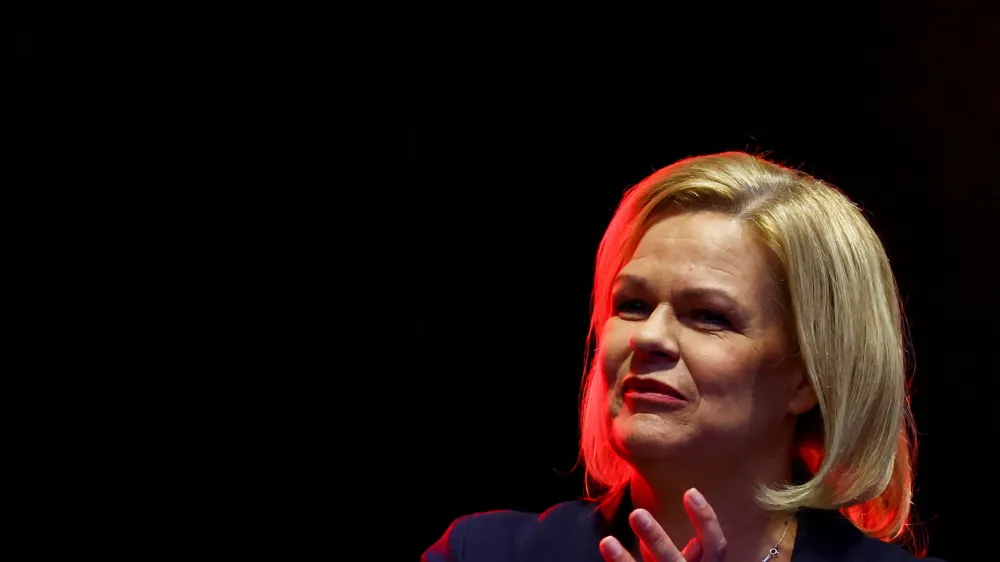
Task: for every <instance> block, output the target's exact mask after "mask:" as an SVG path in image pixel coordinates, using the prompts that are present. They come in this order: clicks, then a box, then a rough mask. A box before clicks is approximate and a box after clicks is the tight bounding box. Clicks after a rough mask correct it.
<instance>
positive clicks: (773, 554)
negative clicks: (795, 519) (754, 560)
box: [760, 519, 792, 562]
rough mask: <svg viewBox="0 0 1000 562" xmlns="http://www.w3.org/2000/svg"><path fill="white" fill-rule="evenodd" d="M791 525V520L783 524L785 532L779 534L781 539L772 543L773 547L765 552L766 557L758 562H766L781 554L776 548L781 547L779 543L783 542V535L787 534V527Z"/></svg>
mask: <svg viewBox="0 0 1000 562" xmlns="http://www.w3.org/2000/svg"><path fill="white" fill-rule="evenodd" d="M791 523H792V520H791V519H789V520H788V521H786V522H785V530H784V531H782V532H781V538H780V539H778V542H776V543H774V546H773V547H771V550H768V551H767V556H765V557H764V559H763V560H761V561H760V562H768V561H769V560H771V559H772V558H777V557H778V555H779V554H781V551H779V550H778V546H779V545H781V541H783V540H785V535H786V534H788V526H789V525H790V524H791Z"/></svg>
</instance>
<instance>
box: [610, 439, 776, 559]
mask: <svg viewBox="0 0 1000 562" xmlns="http://www.w3.org/2000/svg"><path fill="white" fill-rule="evenodd" d="M677 464H679V463H676V461H674V462H670V461H666V460H664V461H658V462H643V463H636V465H635V469H636V470H635V472H634V473H633V476H632V479H631V483H630V487H629V493H630V494H631V499H632V503H633V504H634V506H635V507H636V508H643V509H645V510H647V511H649V512H650V513H651V514H652V515H653V517H654V518H655V519H656V520H657V522H659V523H660V525H661V526H662V527H663V529H664V530H665V531H666V532H667V535H669V536H670V539H671V540H672V541H673V542H674V544H675V545H676V546H677V548H678V549H683V548H684V546H685V545H686V544H687V543H688V541H690V540H691V539H692V538H694V537H696V536H697V531H696V529H695V527H694V524H693V523H692V522H691V520H690V519H689V518H688V515H687V512H686V511H685V509H684V505H683V500H682V498H683V495H684V493H685V492H686V491H687V490H688V489H690V488H697V489H698V491H700V492H701V493H702V494H703V495H704V496H705V499H706V500H707V501H708V503H709V505H711V506H712V509H713V510H715V514H716V516H717V517H718V518H719V524H720V526H721V527H722V531H723V533H724V534H725V537H726V542H727V545H728V546H727V551H728V555H727V558H728V559H730V560H751V561H752V560H761V559H763V558H764V557H765V556H766V554H767V551H768V549H770V548H772V547H773V546H774V545H775V544H776V543H777V542H778V539H779V538H780V537H781V535H782V532H783V531H784V529H785V525H786V524H789V521H790V520H791V519H792V516H791V514H789V513H782V512H774V511H768V510H765V509H763V508H762V507H760V506H759V505H758V504H757V502H756V501H755V499H754V493H755V491H756V489H757V487H758V485H759V484H760V483H765V484H770V485H775V484H779V483H783V482H789V481H791V476H792V475H791V469H790V463H789V462H788V459H787V457H785V456H783V455H774V456H772V457H771V459H770V460H768V459H767V458H763V459H757V461H756V462H754V463H748V466H744V467H735V466H728V467H726V469H725V470H724V471H715V472H713V471H712V470H708V469H706V468H705V467H697V469H692V468H693V467H688V468H686V469H681V470H677V466H676V465H677ZM671 465H673V466H671ZM794 531H795V523H794V521H792V522H791V523H790V524H789V527H788V533H787V534H786V536H785V539H784V540H783V541H782V542H781V545H780V546H779V549H780V550H781V551H783V552H788V553H789V554H790V553H791V545H792V543H793V541H794Z"/></svg>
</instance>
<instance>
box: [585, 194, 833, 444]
mask: <svg viewBox="0 0 1000 562" xmlns="http://www.w3.org/2000/svg"><path fill="white" fill-rule="evenodd" d="M774 271H775V269H774V268H773V261H772V258H771V254H770V253H769V252H768V250H767V249H766V248H765V247H764V246H763V245H762V244H761V243H760V242H759V241H758V240H757V238H756V237H755V236H754V235H753V233H752V232H751V231H749V230H748V228H747V227H745V226H743V224H742V223H740V222H738V221H736V220H734V219H733V218H732V217H730V216H728V215H725V214H721V213H715V212H685V213H677V214H672V215H668V216H667V217H666V218H664V219H662V220H661V221H659V222H657V223H656V224H655V225H654V226H653V227H652V228H651V229H650V230H649V231H648V232H647V233H646V235H645V236H644V237H643V238H642V240H641V241H640V243H639V245H638V247H637V249H636V251H635V254H634V255H633V257H632V259H631V261H629V262H628V263H627V264H626V265H625V266H624V267H623V269H622V271H621V272H620V274H619V275H618V277H617V279H616V281H615V284H614V288H613V303H614V304H613V306H614V311H613V314H612V316H611V318H610V319H609V320H608V322H607V323H606V324H605V326H604V329H603V333H602V339H601V356H600V360H601V364H602V367H603V370H604V376H605V377H606V378H607V379H608V381H607V382H608V388H609V391H608V400H609V405H610V408H609V411H610V415H611V418H610V423H611V434H612V443H613V446H614V448H615V449H616V450H617V452H618V453H619V454H620V455H622V456H623V457H625V458H626V459H635V458H636V457H646V458H653V457H656V458H666V457H672V456H676V455H683V454H685V453H692V454H696V455H698V456H699V457H700V458H703V459H704V458H706V457H714V458H715V460H717V461H726V460H727V459H728V460H733V456H734V455H736V456H738V455H741V454H749V453H753V452H762V451H773V450H774V447H776V446H787V445H788V443H787V442H786V443H784V444H782V443H777V442H776V441H777V440H778V439H779V436H784V438H785V439H786V440H787V439H790V436H791V428H792V427H794V420H795V416H796V415H797V414H799V413H802V412H804V411H806V410H808V409H809V408H811V407H812V405H814V404H815V396H814V394H813V393H812V391H811V389H810V388H809V387H808V384H807V383H806V382H805V377H804V376H803V371H802V369H801V368H800V367H799V363H798V362H797V361H796V360H795V358H794V346H793V343H792V338H790V337H789V333H790V331H789V329H788V326H789V324H788V321H787V315H786V314H785V312H784V307H783V305H782V302H783V301H782V299H781V298H780V294H779V291H778V290H777V289H776V288H775V287H776V285H775V281H774V280H775V279H776V277H775V276H774V273H773V272H774Z"/></svg>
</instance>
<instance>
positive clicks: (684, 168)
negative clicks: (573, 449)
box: [580, 152, 916, 540]
mask: <svg viewBox="0 0 1000 562" xmlns="http://www.w3.org/2000/svg"><path fill="white" fill-rule="evenodd" d="M677 208H680V209H682V210H703V209H711V210H717V211H723V212H726V213H729V214H731V215H733V216H735V217H737V218H739V219H741V220H743V221H745V222H746V223H747V224H748V225H751V226H752V227H753V228H754V229H755V231H756V233H757V234H758V235H759V237H760V240H761V241H763V243H764V244H765V245H766V246H767V247H769V248H770V250H771V251H772V252H773V253H774V256H775V257H776V261H777V263H778V265H779V266H780V272H781V275H782V277H783V278H782V279H781V280H780V283H779V285H780V286H781V290H782V291H783V292H784V296H785V298H786V299H787V303H786V304H787V306H788V307H789V309H790V316H791V318H790V321H791V323H792V324H791V325H793V326H794V328H795V339H796V344H797V346H798V348H799V351H800V356H801V360H802V364H803V367H804V369H805V371H806V373H807V375H808V378H809V382H810V383H811V385H812V388H813V390H814V391H815V393H816V397H817V399H818V408H814V409H813V410H812V411H810V412H808V413H806V414H804V415H802V416H800V418H799V420H798V424H797V427H796V443H795V445H796V460H797V461H798V462H799V463H800V466H801V467H803V468H804V469H805V473H806V476H807V477H806V478H804V479H803V481H800V482H796V483H793V484H789V485H786V486H784V487H778V488H767V487H761V488H760V490H759V491H758V494H757V500H758V502H759V503H760V505H762V506H763V507H765V508H767V509H772V510H781V511H791V510H795V509H799V508H804V507H809V508H823V509H839V510H841V512H842V513H844V515H845V516H846V517H847V518H849V519H850V520H851V521H852V522H853V523H854V524H855V526H857V527H858V528H860V529H861V530H862V531H864V532H865V533H867V534H868V535H870V536H873V537H878V538H882V539H884V540H891V539H896V538H898V537H900V536H901V535H902V534H903V532H904V530H905V529H906V527H907V520H908V517H909V512H910V502H911V496H912V467H911V461H912V460H913V457H914V455H915V453H916V448H915V447H916V440H915V438H911V436H912V435H915V433H914V432H913V421H912V418H911V416H910V411H909V407H908V398H907V380H906V362H905V357H904V355H905V344H906V333H905V323H904V319H903V315H902V310H901V306H900V301H899V297H898V295H897V290H896V285H895V280H894V277H893V274H892V270H891V268H890V266H889V259H888V257H887V256H886V253H885V250H884V249H883V247H882V243H881V242H880V240H879V238H878V236H877V235H876V234H875V232H874V231H873V230H872V228H871V227H870V226H869V224H868V222H867V220H865V217H864V215H863V214H862V213H861V211H860V210H859V209H858V208H857V207H856V206H855V205H854V204H853V203H852V202H851V201H850V200H849V199H848V198H847V197H846V196H845V195H843V194H842V193H841V192H840V191H838V190H837V189H836V188H834V187H832V186H831V185H829V184H826V183H823V182H822V181H819V180H817V179H815V178H813V177H811V176H809V175H807V174H805V173H803V172H800V171H797V170H794V169H790V168H787V167H784V166H780V165H778V164H775V163H772V162H769V161H767V160H764V159H762V158H760V157H757V156H751V155H749V154H744V153H740V152H727V153H722V154H714V155H708V156H700V157H694V158H688V159H685V160H681V161H679V162H677V163H675V164H673V165H671V166H668V167H666V168H663V169H661V170H659V171H657V172H655V173H653V174H652V175H650V176H649V177H647V178H646V179H644V180H643V181H641V182H640V183H638V184H637V185H635V186H634V187H632V188H631V189H629V190H628V191H627V192H626V193H625V196H624V198H623V199H622V202H621V204H620V205H619V207H618V209H617V211H616V212H615V215H614V217H613V218H612V220H611V224H610V225H609V227H608V229H607V231H606V232H605V234H604V238H603V239H602V241H601V244H600V247H599V249H598V252H597V267H596V273H595V279H594V292H593V302H592V304H593V310H592V316H591V323H590V332H589V335H588V351H589V350H590V347H591V345H590V344H591V343H593V342H595V341H596V348H597V349H600V346H601V341H600V334H601V329H602V328H603V326H604V323H605V322H606V321H607V320H608V319H609V318H610V316H611V313H612V312H611V311H612V304H611V285H612V282H613V280H614V278H615V276H616V275H617V274H618V272H619V271H620V270H621V268H622V267H623V266H624V265H625V263H626V262H627V261H628V260H629V259H630V257H631V255H632V253H633V252H634V251H635V247H636V245H637V244H638V242H639V239H640V238H641V237H642V236H643V234H645V232H646V231H647V230H648V229H649V228H650V227H651V226H652V225H653V224H654V223H655V222H657V220H658V219H659V218H661V217H662V216H663V215H664V213H666V212H668V211H669V210H673V209H677ZM588 355H589V353H588ZM586 371H587V373H586V377H585V379H584V385H583V393H582V399H581V407H580V424H581V436H582V439H581V447H580V454H581V460H582V461H583V463H584V466H585V469H586V475H587V495H588V497H589V498H590V499H596V500H601V501H607V500H609V499H611V498H613V497H616V496H617V495H618V494H619V493H620V492H621V491H622V490H624V489H625V486H626V485H627V484H628V481H629V478H630V476H631V467H630V466H629V465H628V464H627V463H626V462H625V461H624V460H623V459H622V458H621V457H619V456H618V455H617V454H616V453H615V452H614V450H612V448H611V443H610V436H609V427H608V424H607V416H608V410H607V408H608V404H607V400H608V398H607V393H608V388H607V380H606V378H605V377H604V376H603V374H602V373H601V365H600V361H596V360H590V361H588V367H587V369H586ZM595 492H597V493H595Z"/></svg>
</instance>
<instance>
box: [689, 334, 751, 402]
mask: <svg viewBox="0 0 1000 562" xmlns="http://www.w3.org/2000/svg"><path fill="white" fill-rule="evenodd" d="M692 347H693V346H692ZM741 347H742V346H739V345H735V346H734V345H731V344H726V343H724V342H711V343H706V344H703V345H701V346H698V347H693V348H690V349H689V352H688V353H687V354H686V355H685V356H684V360H685V362H686V363H687V367H688V369H689V371H690V372H691V375H692V377H693V378H694V380H695V384H696V385H697V387H698V393H699V394H700V395H701V397H702V398H703V399H705V400H707V401H709V402H711V403H716V404H727V405H729V406H733V405H736V404H741V403H750V402H752V401H753V397H754V394H755V391H754V389H755V387H756V380H757V377H758V376H759V369H760V367H761V365H760V357H759V356H758V354H756V353H754V352H753V350H749V349H741Z"/></svg>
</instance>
